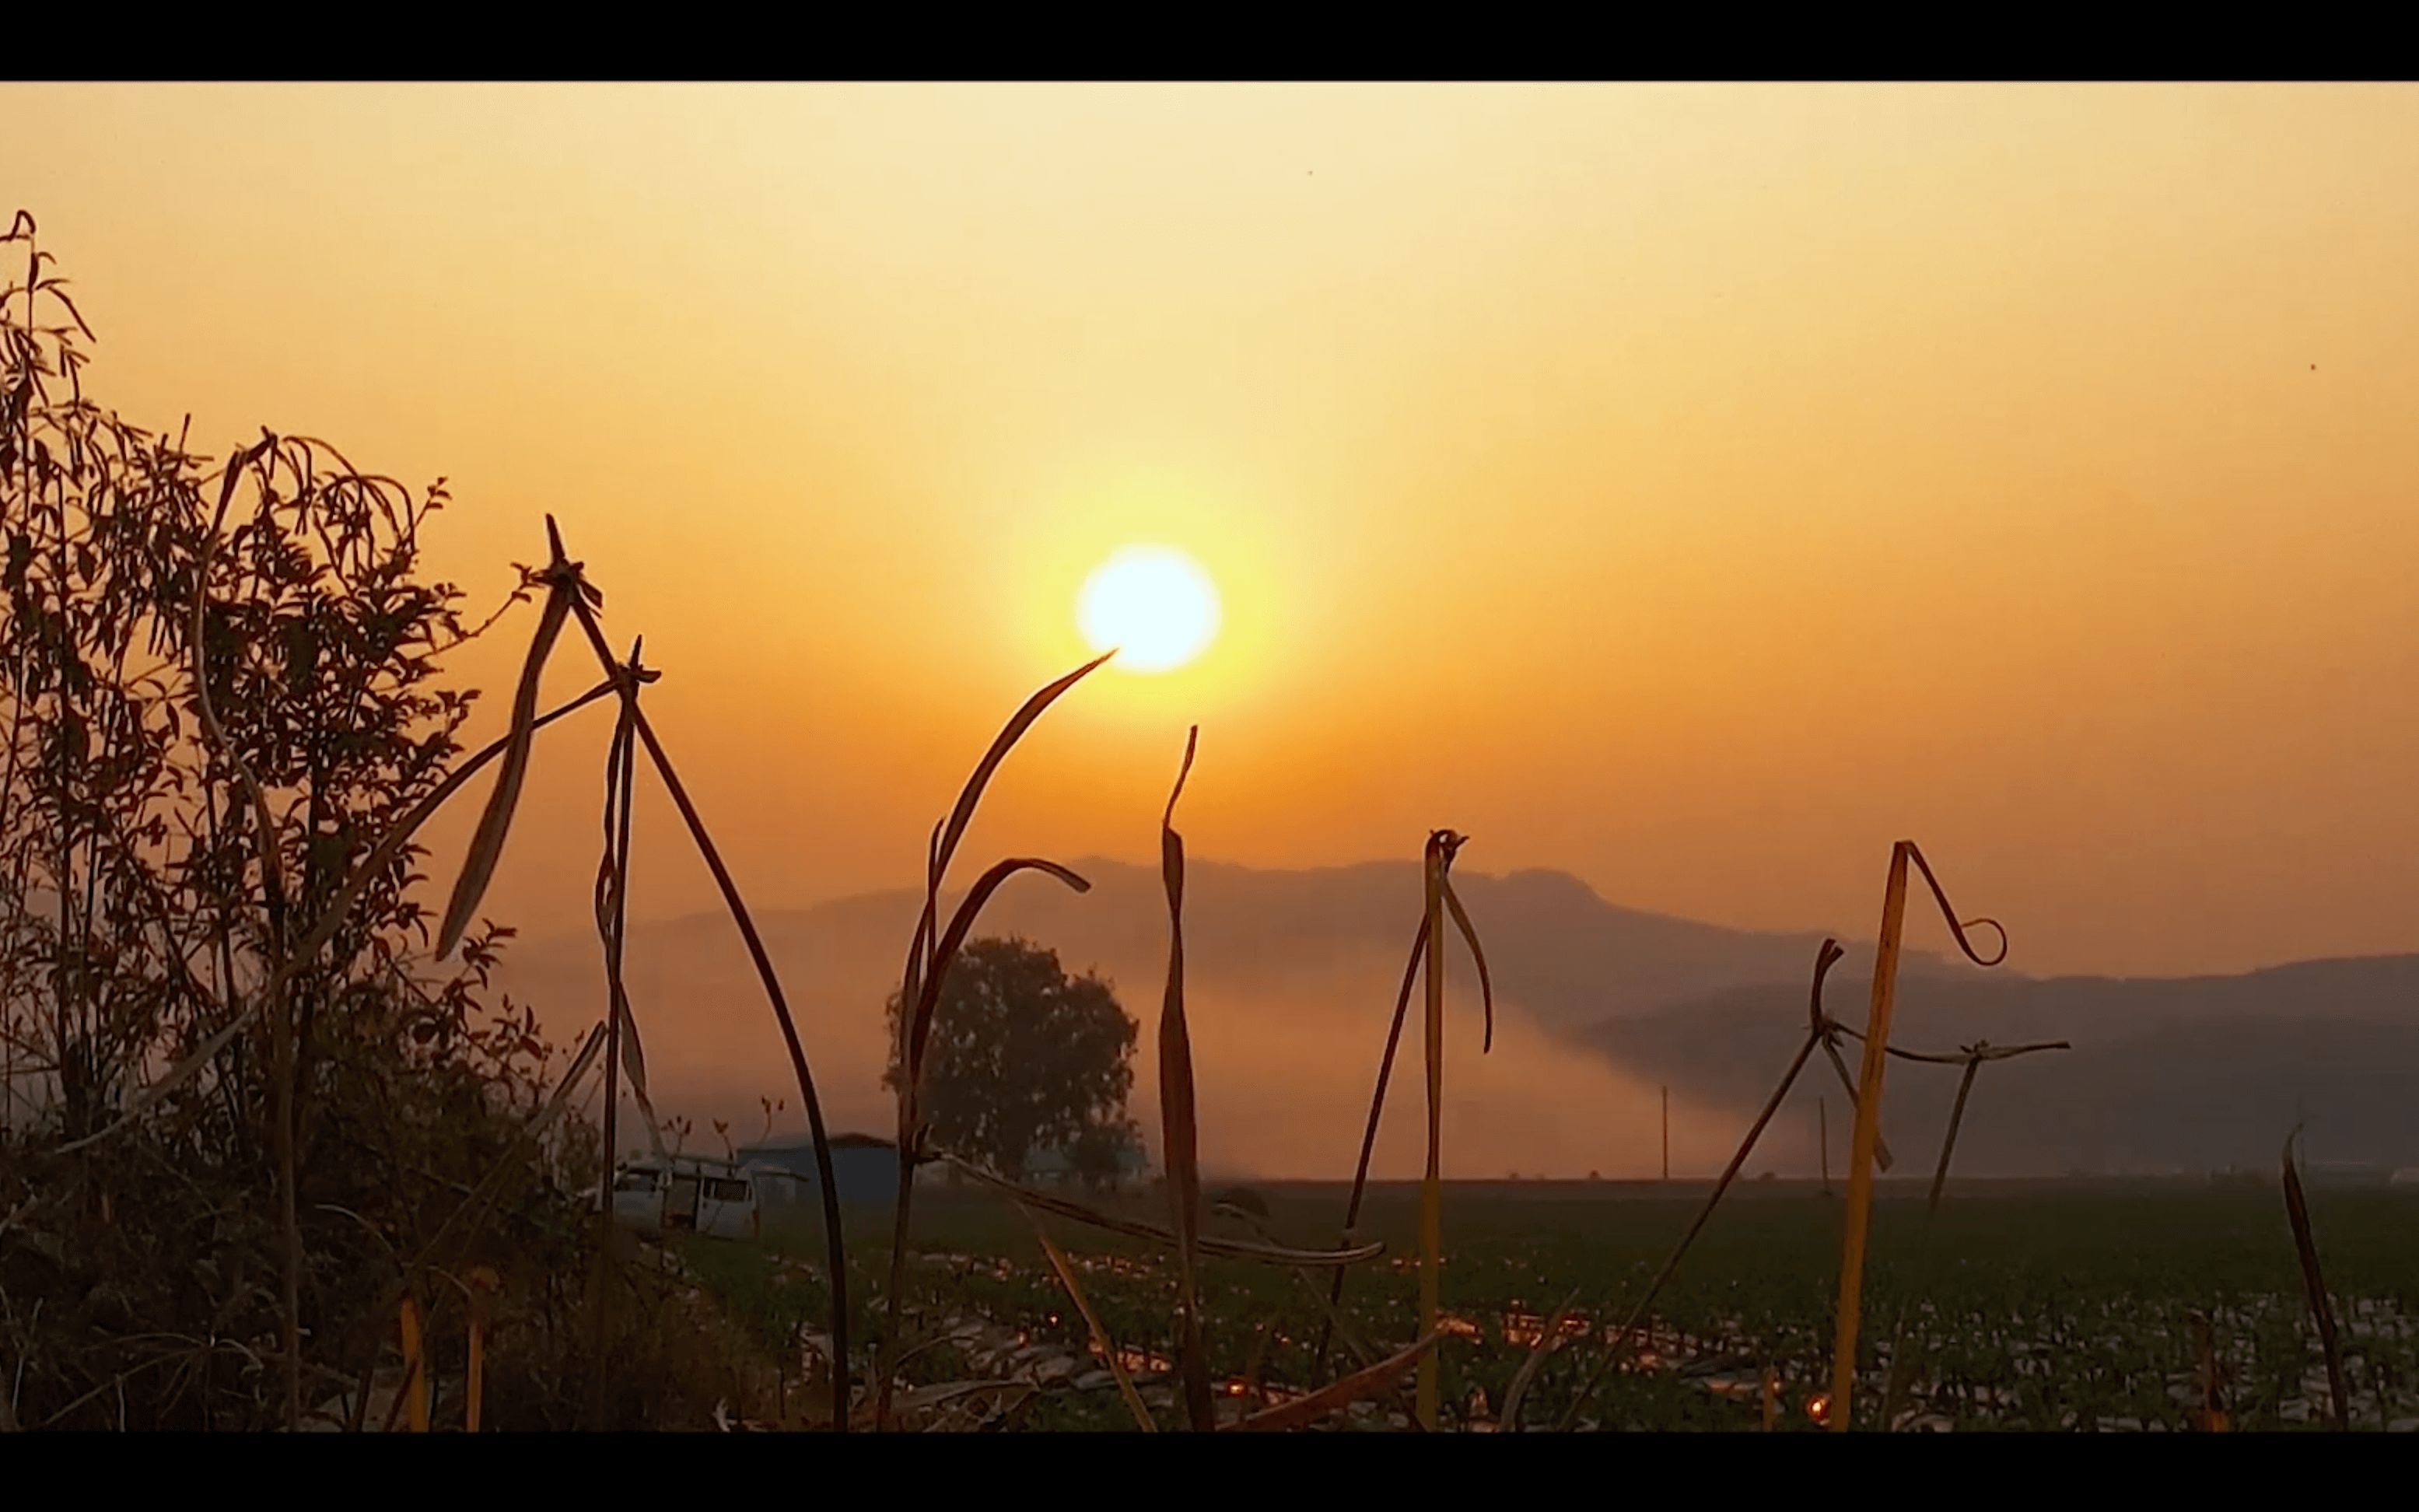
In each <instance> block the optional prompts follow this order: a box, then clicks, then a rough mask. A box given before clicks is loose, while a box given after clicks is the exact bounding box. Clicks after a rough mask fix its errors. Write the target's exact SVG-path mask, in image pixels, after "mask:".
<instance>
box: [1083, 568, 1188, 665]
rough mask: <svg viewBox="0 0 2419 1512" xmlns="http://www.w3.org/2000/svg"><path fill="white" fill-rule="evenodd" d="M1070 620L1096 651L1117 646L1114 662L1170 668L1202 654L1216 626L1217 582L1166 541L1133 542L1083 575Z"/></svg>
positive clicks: (1117, 663) (1116, 663)
mask: <svg viewBox="0 0 2419 1512" xmlns="http://www.w3.org/2000/svg"><path fill="white" fill-rule="evenodd" d="M1075 624H1076V625H1077V627H1079V628H1080V629H1081V630H1082V631H1083V632H1084V639H1085V640H1088V641H1090V642H1091V643H1092V649H1093V650H1095V651H1108V650H1110V649H1112V648H1114V649H1115V650H1116V651H1117V660H1116V661H1114V662H1112V663H1111V665H1112V666H1117V667H1122V668H1124V669H1125V670H1126V671H1136V672H1163V671H1174V670H1175V669H1177V668H1179V667H1181V666H1183V665H1184V664H1185V663H1186V662H1188V661H1191V660H1192V659H1193V658H1194V657H1195V656H1199V655H1200V654H1201V652H1202V651H1203V649H1204V648H1206V647H1207V646H1208V645H1209V644H1210V640H1211V639H1212V638H1214V637H1215V636H1216V635H1217V633H1218V590H1217V588H1216V587H1215V586H1214V585H1212V584H1211V583H1210V575H1209V574H1208V573H1206V572H1204V571H1202V570H1201V566H1200V564H1199V563H1196V562H1194V560H1193V559H1192V558H1191V557H1189V556H1186V555H1185V554H1184V553H1183V552H1181V551H1179V550H1176V549H1174V548H1170V547H1162V546H1130V547H1125V548H1121V549H1119V550H1117V551H1115V552H1113V553H1111V554H1110V556H1109V559H1108V560H1107V561H1106V562H1103V563H1101V564H1100V565H1099V566H1098V567H1095V568H1094V569H1092V575H1091V576H1090V577H1088V578H1086V579H1084V588H1083V591H1082V592H1081V593H1080V594H1077V595H1076V598H1075Z"/></svg>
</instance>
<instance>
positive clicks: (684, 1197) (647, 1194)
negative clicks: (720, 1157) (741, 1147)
mask: <svg viewBox="0 0 2419 1512" xmlns="http://www.w3.org/2000/svg"><path fill="white" fill-rule="evenodd" d="M613 1221H614V1222H616V1223H618V1224H621V1225H623V1226H624V1227H629V1228H635V1229H637V1230H639V1232H640V1233H645V1234H665V1233H682V1232H689V1233H698V1234H703V1235H704V1236H705V1237H706V1238H708V1239H755V1238H757V1237H759V1235H760V1234H761V1233H762V1231H763V1222H762V1218H761V1216H760V1214H759V1211H758V1204H757V1194H756V1183H755V1182H754V1181H752V1180H749V1179H748V1173H747V1172H746V1171H742V1170H738V1169H736V1168H734V1167H733V1166H732V1165H731V1164H730V1163H729V1162H727V1161H716V1160H704V1159H701V1158H698V1157H694V1156H675V1157H674V1158H673V1159H672V1160H671V1162H670V1165H668V1166H667V1165H652V1164H647V1165H628V1166H624V1168H623V1170H622V1173H621V1175H620V1176H618V1177H616V1178H615V1179H614V1182H613Z"/></svg>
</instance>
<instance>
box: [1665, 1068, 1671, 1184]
mask: <svg viewBox="0 0 2419 1512" xmlns="http://www.w3.org/2000/svg"><path fill="white" fill-rule="evenodd" d="M1663 1180H1667V1181H1668V1180H1672V1088H1669V1087H1666V1088H1663Z"/></svg>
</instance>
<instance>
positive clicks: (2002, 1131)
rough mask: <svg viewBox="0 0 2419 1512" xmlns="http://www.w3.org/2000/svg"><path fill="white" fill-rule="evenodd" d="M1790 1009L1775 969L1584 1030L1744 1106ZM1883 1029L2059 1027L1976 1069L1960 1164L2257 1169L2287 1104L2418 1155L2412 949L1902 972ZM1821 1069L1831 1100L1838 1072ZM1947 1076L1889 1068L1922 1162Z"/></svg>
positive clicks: (1952, 1043)
mask: <svg viewBox="0 0 2419 1512" xmlns="http://www.w3.org/2000/svg"><path fill="white" fill-rule="evenodd" d="M1871 994H1872V975H1871V972H1870V970H1867V971H1866V972H1864V973H1862V974H1860V975H1858V974H1848V973H1844V972H1842V971H1841V970H1838V969H1835V970H1834V971H1833V973H1832V978H1831V980H1830V981H1829V982H1828V983H1827V984H1826V1001H1827V1005H1828V1008H1829V1010H1830V1012H1831V1015H1832V1016H1833V1017H1834V1018H1837V1019H1839V1020H1841V1022H1843V1023H1846V1024H1851V1025H1856V1026H1862V1024H1863V1023H1864V1021H1865V1015H1866V1012H1867V1010H1868V1006H1869V998H1870V995H1871ZM1805 1023H1806V989H1805V987H1804V986H1803V985H1802V984H1798V983H1775V984H1772V985H1769V986H1764V987H1750V988H1741V989H1734V990H1731V991H1727V992H1723V993H1719V994H1715V995H1708V996H1706V997H1703V998H1701V999H1699V1000H1697V1001H1694V1002H1689V1003H1684V1004H1680V1005H1678V1006H1675V1007H1672V1008H1669V1009H1666V1010H1663V1011H1659V1012H1656V1013H1653V1014H1649V1015H1646V1016H1643V1017H1638V1018H1630V1019H1624V1020H1608V1021H1607V1022H1604V1023H1601V1024H1598V1025H1597V1026H1595V1027H1594V1028H1593V1029H1591V1030H1589V1031H1588V1032H1587V1033H1586V1034H1585V1035H1584V1036H1583V1038H1584V1039H1585V1040H1586V1041H1588V1042H1589V1043H1591V1044H1593V1045H1595V1047H1597V1048H1598V1049H1600V1050H1602V1051H1603V1052H1604V1053H1605V1054H1606V1055H1608V1056H1610V1057H1613V1058H1614V1059H1616V1060H1618V1061H1620V1062H1621V1063H1622V1064H1624V1065H1625V1066H1626V1067H1628V1068H1629V1069H1630V1070H1632V1071H1633V1072H1636V1073H1638V1074H1639V1075H1641V1076H1643V1077H1647V1078H1651V1079H1654V1080H1656V1081H1660V1082H1668V1083H1669V1084H1670V1085H1671V1086H1672V1088H1673V1089H1674V1090H1675V1092H1683V1093H1685V1094H1686V1095H1688V1096H1691V1097H1695V1098H1700V1099H1703V1100H1705V1101H1709V1102H1714V1103H1722V1104H1726V1105H1732V1106H1749V1105H1752V1104H1753V1103H1755V1102H1756V1100H1758V1099H1760V1098H1761V1097H1763V1096H1765V1095H1768V1094H1769V1093H1770V1091H1771V1088H1772V1084H1773V1083H1774V1081H1775V1080H1777V1079H1778V1077H1779V1076H1780V1072H1781V1071H1782V1069H1783V1068H1784V1067H1785V1066H1786V1065H1787V1063H1788V1059H1789V1057H1790V1056H1792V1055H1793V1054H1795V1050H1796V1046H1797V1043H1798V1041H1799V1038H1800V1036H1801V1035H1802V1033H1803V1032H1804V1026H1805ZM1890 1038H1891V1041H1892V1042H1893V1043H1895V1044H1898V1045H1901V1046H1903V1047H1905V1048H1909V1049H1916V1050H1923V1051H1935V1052H1947V1051H1954V1050H1955V1049H1957V1048H1958V1047H1959V1046H1961V1045H1965V1044H1970V1043H1972V1042H1973V1041H1977V1040H1989V1041H1993V1042H1995V1043H1998V1044H2013V1043H2019V1042H2025V1041H2043V1040H2068V1041H2072V1043H2073V1045H2074V1048H2073V1049H2072V1050H2071V1051H2065V1052H2057V1053H2051V1054H2045V1055H2042V1056H2036V1057H2026V1058H2023V1059H2020V1060H2014V1061H2010V1062H2007V1063H2005V1064H2000V1065H1994V1066H1988V1067H1985V1068H1984V1069H1983V1071H1982V1072H1981V1077H1980V1082H1979V1083H1978V1089H1977V1091H1976V1093H1975V1095H1974V1098H1973V1100H1972V1102H1971V1103H1970V1104H1969V1105H1968V1107H1967V1110H1966V1118H1965V1122H1964V1126H1963V1128H1962V1129H1961V1131H1960V1133H1959V1134H1958V1146H1957V1149H1958V1155H1957V1162H1958V1169H1960V1170H1964V1171H1971V1172H1974V1173H1976V1174H1984V1173H1992V1172H2000V1173H2009V1174H2015V1173H2023V1172H2043V1173H2047V1172H2055V1171H2064V1170H2069V1169H2082V1170H2088V1171H2092V1172H2100V1171H2103V1170H2158V1169H2164V1168H2170V1167H2180V1168H2184V1169H2189V1170H2209V1169H2220V1168H2224V1167H2226V1166H2228V1165H2244V1166H2251V1167H2256V1168H2258V1169H2262V1170H2265V1169H2267V1168H2269V1167H2272V1166H2273V1165H2275V1163H2276V1161H2277V1158H2278V1151H2279V1147H2280V1146H2281V1145H2282V1144H2283V1142H2284V1137H2285V1134H2286V1133H2287V1131H2288V1130H2289V1129H2291V1128H2292V1126H2293V1124H2294V1123H2295V1121H2296V1120H2297V1119H2303V1118H2306V1119H2308V1123H2309V1127H2308V1130H2307V1132H2306V1134H2305V1136H2304V1153H2305V1154H2307V1155H2308V1156H2309V1157H2310V1158H2311V1159H2313V1160H2324V1161H2329V1162H2334V1161H2347V1162H2349V1161H2361V1162H2375V1163H2379V1164H2382V1165H2389V1166H2399V1165H2414V1164H2419V955H2395V956H2377V957H2369V958H2365V959H2358V960H2344V961H2308V962H2301V963H2297V964H2291V965H2284V966H2275V967H2271V968H2268V969H2266V970H2260V971H2253V972H2247V973H2244V974H2242V975H2241V976H2232V977H2185V978H2149V979H2122V978H2108V977H2057V978H2047V979H2032V980H2027V979H2024V978H2005V979H2002V978H1999V977H1998V976H1997V973H1996V972H1995V971H1992V972H1985V971H1980V970H1975V971H1970V972H1966V973H1964V974H1962V975H1960V976H1957V977H1954V978H1934V979H1930V980H1922V981H1912V980H1903V981H1902V984H1901V987H1900V990H1899V994H1898V1003H1897V1008H1896V1011H1895V1012H1894V1015H1893V1023H1892V1031H1891V1036H1890ZM1855 1063H1856V1062H1855V1057H1854V1056H1853V1055H1852V1056H1851V1057H1850V1064H1851V1065H1852V1066H1853V1065H1854V1064H1855ZM1956 1082H1957V1072H1956V1071H1955V1069H1953V1068H1938V1067H1925V1066H1916V1065H1911V1064H1909V1063H1907V1062H1904V1061H1896V1062H1893V1063H1892V1065H1891V1067H1890V1070H1889V1080H1888V1084H1887V1085H1888V1093H1887V1100H1886V1103H1885V1106H1886V1108H1887V1120H1886V1122H1887V1130H1888V1131H1897V1130H1905V1131H1908V1133H1909V1134H1914V1135H1918V1136H1919V1143H1918V1140H1917V1139H1911V1138H1907V1136H1906V1135H1901V1136H1900V1137H1901V1138H1902V1139H1903V1140H1905V1148H1906V1149H1909V1150H1914V1151H1918V1152H1919V1154H1920V1157H1921V1162H1920V1163H1921V1164H1923V1165H1925V1166H1926V1167H1927V1168H1928V1166H1929V1164H1930V1162H1931V1160H1932V1159H1933V1157H1934V1153H1935V1152H1936V1149H1937V1139H1938V1131H1939V1130H1940V1129H1941V1127H1942V1126H1943V1124H1944V1123H1945V1121H1946V1119H1947V1118H1948V1114H1949V1105H1950V1103H1951V1102H1952V1101H1953V1099H1954V1096H1955V1092H1956ZM1826 1083H1827V1084H1828V1085H1825V1086H1824V1087H1823V1088H1822V1089H1823V1090H1824V1091H1825V1092H1826V1093H1827V1094H1828V1095H1829V1096H1830V1098H1831V1104H1832V1108H1833V1111H1834V1114H1835V1115H1837V1114H1839V1113H1841V1109H1842V1107H1843V1101H1842V1099H1841V1097H1840V1095H1839V1088H1838V1087H1837V1086H1836V1077H1826ZM1833 1133H1834V1137H1835V1138H1837V1137H1839V1131H1838V1129H1837V1128H1836V1127H1835V1129H1834V1131H1833ZM1838 1148H1840V1147H1838V1146H1835V1147H1834V1149H1835V1151H1836V1149H1838Z"/></svg>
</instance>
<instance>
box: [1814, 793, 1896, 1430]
mask: <svg viewBox="0 0 2419 1512" xmlns="http://www.w3.org/2000/svg"><path fill="white" fill-rule="evenodd" d="M1908 849H1909V844H1908V842H1907V841H1899V842H1898V843H1897V844H1896V845H1895V846H1893V847H1891V849H1890V869H1889V886H1888V887H1887V890H1885V891H1884V893H1883V894H1882V933H1881V939H1880V941H1879V942H1878V943H1877V944H1876V945H1875V946H1874V948H1873V1001H1872V1014H1871V1016H1870V1017H1869V1018H1868V1019H1867V1020H1866V1023H1865V1064H1864V1071H1863V1073H1862V1074H1861V1075H1860V1076H1859V1077H1858V1078H1857V1125H1856V1129H1857V1132H1856V1136H1855V1138H1854V1140H1853V1141H1852V1143H1851V1144H1850V1146H1849V1150H1848V1211H1847V1225H1846V1227H1847V1234H1846V1237H1845V1239H1844V1240H1843V1242H1842V1243H1841V1252H1840V1317H1839V1332H1838V1334H1837V1335H1836V1336H1835V1337H1834V1338H1833V1340H1832V1346H1831V1399H1830V1403H1829V1407H1830V1411H1829V1414H1828V1415H1829V1421H1828V1423H1827V1424H1826V1426H1827V1427H1829V1428H1830V1429H1831V1431H1833V1432H1834V1433H1844V1432H1846V1431H1847V1429H1848V1418H1849V1416H1850V1412H1849V1400H1848V1393H1849V1391H1850V1389H1851V1388H1852V1387H1854V1386H1855V1385H1856V1382H1857V1322H1858V1314H1859V1312H1860V1311H1861V1308H1862V1304H1863V1301H1864V1281H1865V1229H1866V1226H1867V1222H1868V1220H1869V1219H1870V1218H1871V1217H1872V1204H1873V1146H1874V1144H1875V1143H1876V1142H1877V1141H1878V1140H1879V1139H1880V1137H1881V1116H1882V1070H1883V1067H1884V1066H1885V1065H1886V1064H1887V1062H1888V1058H1889V1057H1888V1046H1889V1021H1890V1001H1891V997H1892V995H1893V994H1894V992H1895V989H1896V988H1897V985H1898V947H1899V936H1900V934H1901V933H1903V927H1904V925H1905V923H1906V857H1907V851H1908Z"/></svg>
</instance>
